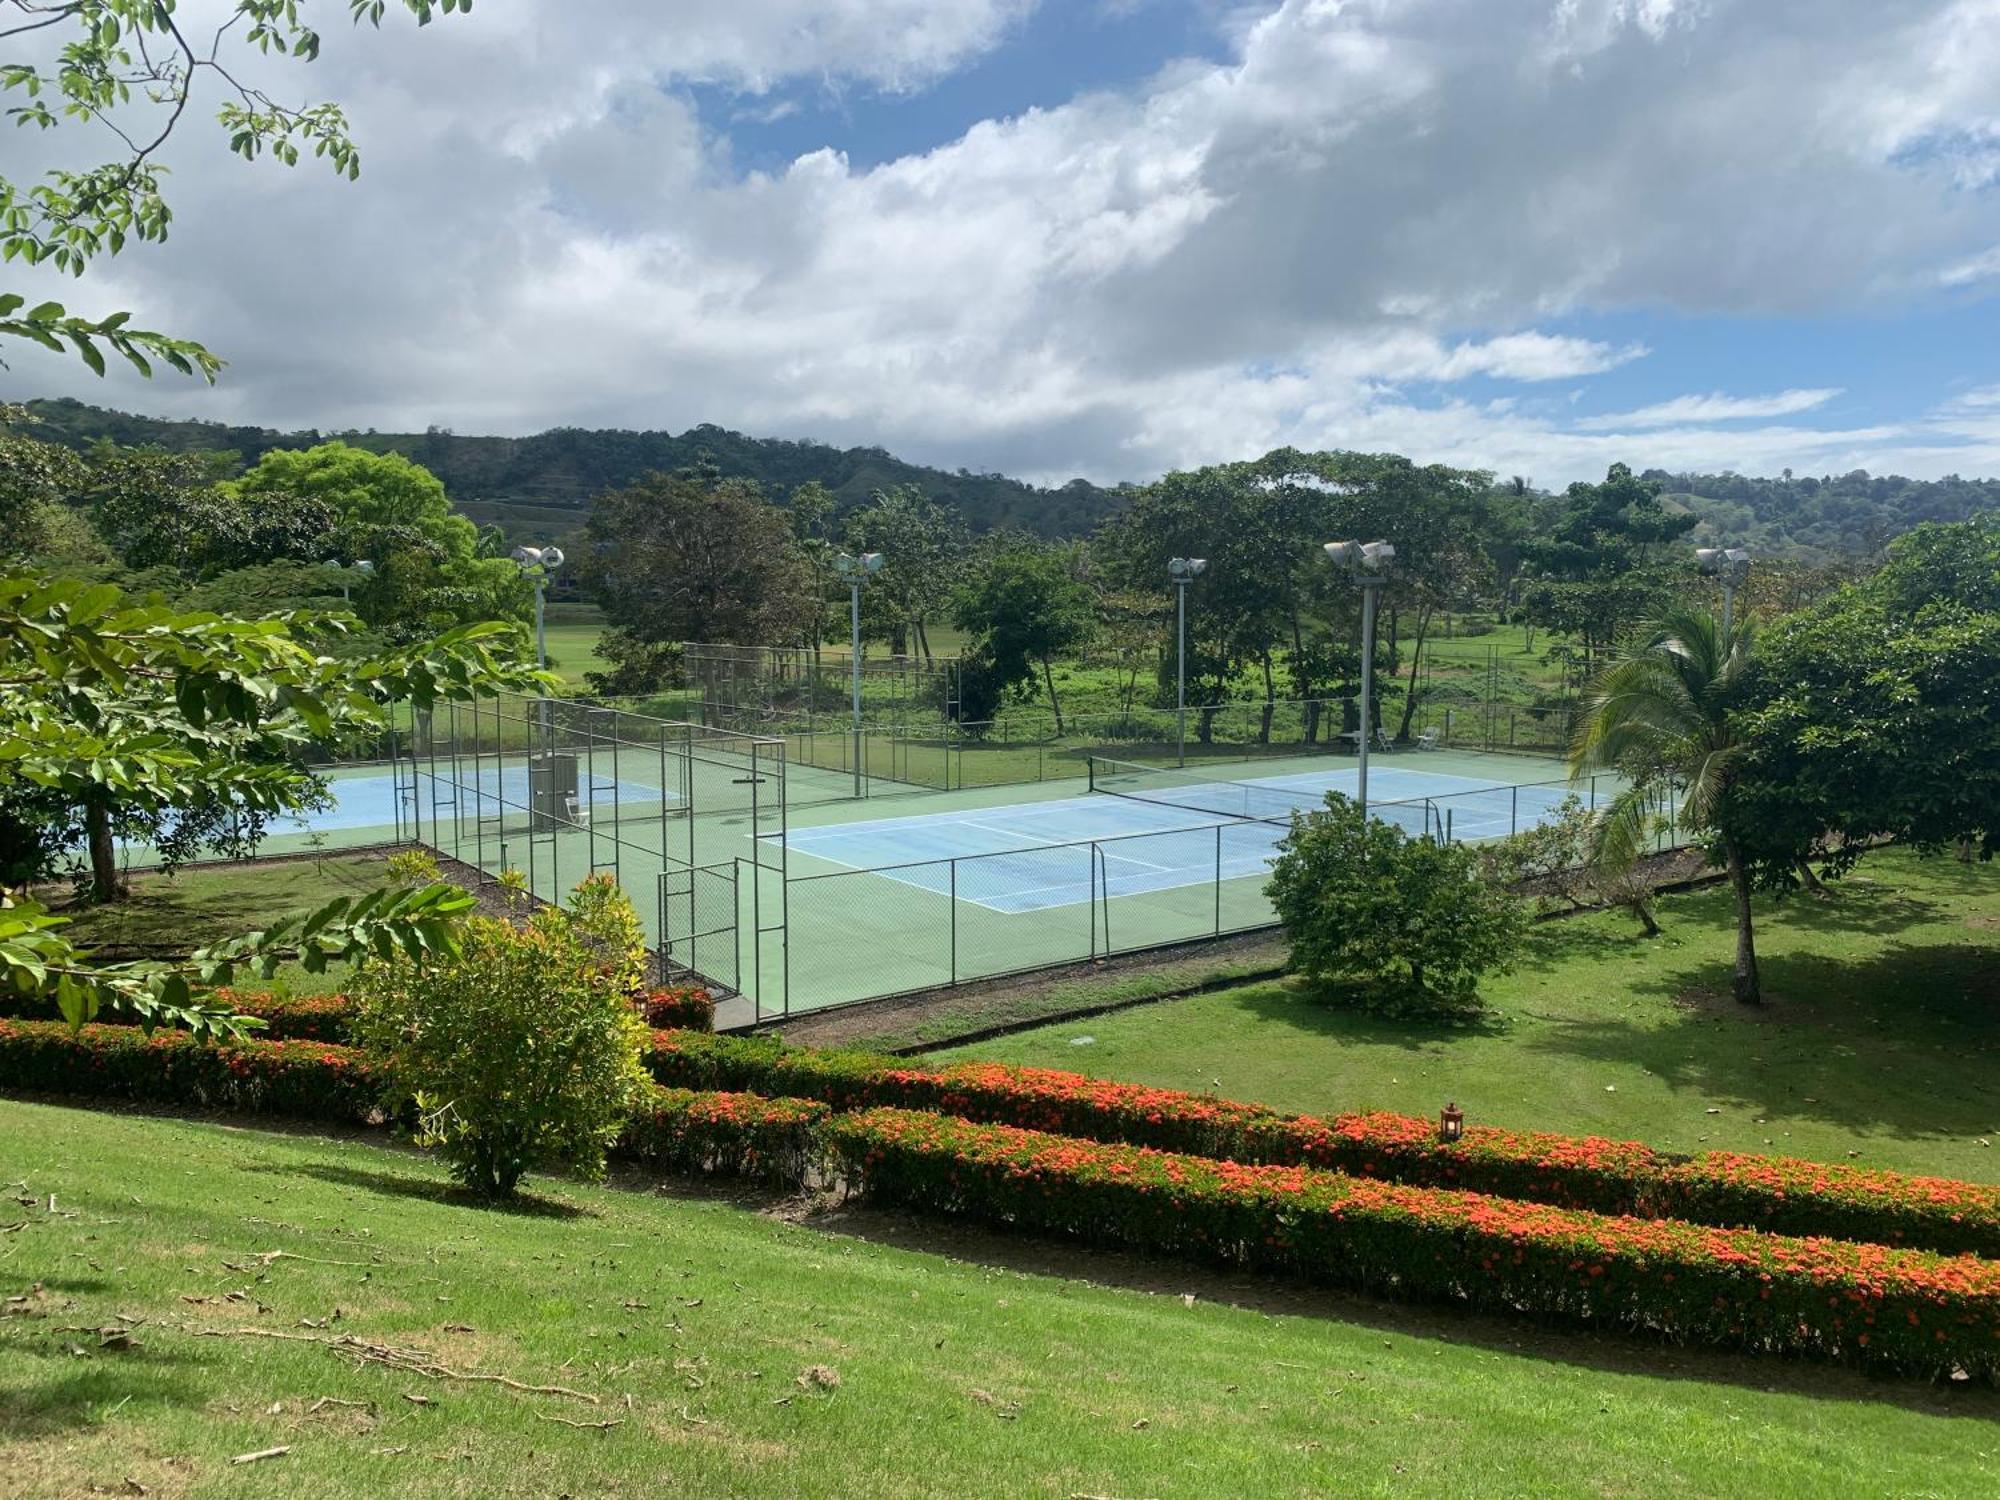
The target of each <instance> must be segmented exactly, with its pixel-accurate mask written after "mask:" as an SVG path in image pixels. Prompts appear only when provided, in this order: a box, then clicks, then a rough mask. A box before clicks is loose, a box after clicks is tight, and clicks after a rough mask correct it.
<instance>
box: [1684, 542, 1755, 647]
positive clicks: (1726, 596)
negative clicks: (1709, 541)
mask: <svg viewBox="0 0 2000 1500" xmlns="http://www.w3.org/2000/svg"><path fill="white" fill-rule="evenodd" d="M1694 560H1695V565H1696V566H1697V567H1699V568H1700V569H1701V570H1702V572H1704V573H1710V574H1713V575H1714V576H1716V577H1717V578H1720V579H1721V580H1722V634H1723V636H1724V638H1725V639H1726V638H1727V637H1728V635H1729V632H1730V630H1731V629H1732V628H1733V627H1734V626H1735V624H1736V591H1737V590H1738V589H1740V588H1742V587H1743V585H1744V584H1745V583H1747V582H1748V581H1749V579H1750V553H1749V551H1748V550H1747V549H1745V548H1742V547H1697V548H1695V549H1694Z"/></svg>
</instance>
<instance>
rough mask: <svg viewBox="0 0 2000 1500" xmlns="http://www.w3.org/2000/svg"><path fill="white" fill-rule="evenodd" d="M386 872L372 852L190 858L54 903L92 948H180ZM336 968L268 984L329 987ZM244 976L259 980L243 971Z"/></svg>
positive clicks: (297, 989) (301, 990)
mask: <svg viewBox="0 0 2000 1500" xmlns="http://www.w3.org/2000/svg"><path fill="white" fill-rule="evenodd" d="M385 879H386V872H385V871H384V869H383V856H382V855H380V854H329V855H327V856H326V857H325V858H324V859H322V860H317V861H315V860H310V859H298V860H283V861H274V862H272V863H269V864H221V865H190V866H186V867H184V868H182V869H180V870H178V871H176V872H175V873H174V874H172V875H157V874H148V875H137V876H134V877H133V879H132V894H131V896H130V897H129V898H128V899H127V900H125V901H120V902H116V903H113V904H111V905H107V906H79V905H64V904H62V903H61V902H58V903H57V909H58V910H59V911H60V913H61V915H63V916H66V917H68V918H69V919H70V926H69V928H68V933H69V935H70V936H71V937H73V938H74V939H76V940H77V941H78V942H81V943H85V944H88V945H89V946H91V947H94V948H108V949H113V950H144V952H143V953H135V954H134V956H144V957H153V956H164V955H165V953H166V952H167V951H169V950H170V951H172V952H174V953H186V952H190V951H192V950H193V949H195V948H199V947H201V946H203V945H204V944H207V943H213V942H216V941H218V940H219V939H222V938H226V937H233V936H235V935H237V934H239V933H244V932H249V931H251V930H253V929H255V928H259V927H265V926H268V925H269V924H271V923H272V922H275V921H277V920H279V919H280V918H282V917H290V916H302V915H304V914H305V913H307V912H310V911H312V910H314V909H315V908H317V907H320V906H324V905H325V904H326V903H327V902H329V901H331V900H333V899H334V898H335V897H338V896H358V895H360V894H362V893H363V892H365V891H370V890H373V889H375V888H376V887H377V886H380V885H381V884H382V883H383V882H384V880H385ZM341 976H342V971H341V970H339V969H337V968H336V969H334V970H331V971H329V972H327V973H325V974H308V973H306V971H305V970H304V969H301V968H299V967H298V966H297V965H296V964H287V965H285V966H284V967H283V968H281V969H280V970H279V971H278V976H277V978H276V979H275V980H274V981H273V982H272V983H273V984H275V985H277V986H279V987H282V988H286V989H290V990H291V991H292V992H293V993H295V994H301V995H314V994H321V993H324V992H326V991H328V990H332V989H337V988H338V987H339V985H340V982H341ZM247 982H248V983H250V984H252V985H257V986H262V985H263V984H264V981H263V980H261V979H259V978H257V977H255V976H251V977H250V978H249V979H248V980H247Z"/></svg>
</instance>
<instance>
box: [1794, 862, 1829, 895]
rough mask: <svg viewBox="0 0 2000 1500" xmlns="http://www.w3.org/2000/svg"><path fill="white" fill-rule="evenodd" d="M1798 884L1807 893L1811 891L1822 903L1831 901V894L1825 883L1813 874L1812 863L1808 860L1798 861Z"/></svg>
mask: <svg viewBox="0 0 2000 1500" xmlns="http://www.w3.org/2000/svg"><path fill="white" fill-rule="evenodd" d="M1799 884H1800V885H1802V886H1804V887H1805V888H1806V889H1807V890H1808V891H1811V892H1812V893H1813V894H1814V895H1815V896H1817V897H1819V899H1820V900H1822V901H1830V900H1832V899H1833V892H1832V891H1829V890H1828V889H1827V888H1826V882H1825V881H1824V880H1821V879H1820V878H1819V876H1818V875H1817V874H1816V873H1815V872H1814V870H1813V867H1812V861H1811V860H1809V859H1802V860H1800V861H1799Z"/></svg>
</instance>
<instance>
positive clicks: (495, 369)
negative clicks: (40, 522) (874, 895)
mask: <svg viewBox="0 0 2000 1500" xmlns="http://www.w3.org/2000/svg"><path fill="white" fill-rule="evenodd" d="M224 3H225V0H183V4H182V11H183V12H185V13H186V14H187V16H188V17H189V19H190V20H198V19H200V18H201V17H203V16H204V15H205V14H207V13H209V12H215V13H217V14H218V15H219V14H220V13H221V8H222V7H223V5H224ZM309 9H313V10H318V11H321V12H324V14H323V15H321V17H320V22H321V24H322V25H323V26H324V27H325V28H326V30H325V46H324V51H323V54H322V57H321V59H320V61H319V62H317V63H315V64H313V65H310V66H304V65H299V64H292V63H284V62H280V61H278V60H273V59H259V58H257V57H255V56H254V55H251V56H246V57H244V58H242V59H240V62H241V67H242V76H243V77H244V78H245V79H246V80H248V81H254V82H258V83H262V84H264V85H266V86H268V87H269V88H271V90H272V91H273V92H274V93H275V94H277V95H278V96H280V97H283V98H286V99H289V100H298V101H303V100H306V99H310V98H328V99H336V100H338V101H340V102H341V104H342V105H343V106H344V107H345V108H346V110H347V112H348V114H349V117H350V119H351V122H352V128H353V133H354V136H355V138H356V140H357V142H358V144H359V145H360V147H361V151H362V174H361V176H360V178H359V180H358V181H355V182H351V183H349V182H345V181H340V180H336V179H335V178H334V177H333V176H332V174H331V173H328V172H326V171H324V170H322V169H315V167H314V166H313V165H312V164H310V163H307V164H303V165H301V166H300V167H298V168H296V169H291V170H287V169H285V168H284V167H282V166H279V165H277V164H276V163H273V162H269V161H263V162H257V163H245V162H243V161H241V160H239V159H237V158H235V157H233V156H231V155H230V154H229V152H228V151H227V146H226V140H225V139H224V137H223V136H222V134H221V132H220V131H219V130H218V129H217V127H216V126H215V125H214V124H213V123H212V122H211V121H210V120H208V119H205V118H195V117H194V116H195V112H192V111H191V112H190V118H189V119H188V120H187V121H186V122H185V123H184V124H183V126H182V128H181V129H180V130H179V131H178V132H177V134H176V135H175V136H174V138H173V140H172V141H171V142H170V145H169V147H168V150H167V154H166V160H167V162H168V164H169V165H170V167H171V168H172V174H171V177H170V179H169V197H170V201H171V202H172V204H173V207H174V210H175V215H176V218H175V225H174V231H173V234H172V236H171V238H170V239H169V240H168V241H167V242H166V243H165V244H164V245H159V246H154V245H140V246H136V247H133V248H128V249H127V250H126V251H125V253H124V254H122V255H120V256H118V257H116V258H115V259H112V260H105V261H100V262H99V263H98V264H97V265H95V266H93V268H92V269H91V271H90V272H89V274H88V275H87V276H86V277H85V278H84V279H83V280H81V281H74V282H73V281H69V280H67V279H66V278H55V277H54V276H53V275H51V274H48V273H42V272H35V271H29V272H25V273H24V272H22V271H21V269H20V268H19V267H18V266H11V267H9V268H8V269H7V271H6V273H4V277H0V280H4V282H5V284H6V285H7V286H11V287H13V288H15V289H17V290H21V291H24V292H26V293H29V294H30V295H31V296H34V297H36V298H37V299H39V298H40V297H42V296H56V297H59V298H61V299H62V300H64V301H65V302H66V303H68V304H69V305H70V306H71V308H72V310H77V311H87V312H91V313H104V312H109V311H112V310H114V309H127V310H129V311H131V312H132V314H133V322H134V323H135V324H137V325H140V326H149V327H161V328H165V329H167V330H169V331H172V332H175V333H180V334H185V335H188V336H192V337H197V338H200V339H201V340H202V341H203V342H205V343H207V344H208V345H209V346H210V347H212V348H213V349H215V350H216V351H217V352H218V353H220V354H221V355H222V356H223V357H225V358H226V359H227V360H228V361H229V362H230V363H229V365H228V367H227V368H226V369H225V370H224V372H223V374H222V376H221V378H220V380H219V381H218V383H217V384H216V385H215V386H214V387H213V388H210V387H207V386H205V385H202V384H200V383H199V382H190V381H186V380H183V379H181V378H179V377H176V376H173V375H171V374H165V375H161V376H157V377H156V378H154V379H153V380H151V381H145V380H141V379H140V378H138V377H137V376H136V374H132V373H130V372H124V371H118V372H114V373H113V375H112V376H111V377H110V378H108V379H103V380H99V379H97V378H95V377H93V376H91V375H90V374H89V373H88V372H87V371H85V370H84V369H83V367H82V366H81V365H79V364H76V363H74V362H65V361H64V360H61V359H59V358H57V357H56V356H53V355H50V354H46V353H42V352H39V351H33V350H30V351H28V352H10V353H9V354H8V359H9V362H10V367H9V368H8V369H6V370H4V371H0V396H5V397H9V398H20V397H26V396H32V395H58V394H61V395H74V396H77V397H80V398H82V399H84V400H89V401H96V402H100V403H102V404H106V405H113V406H118V407H123V408H126V409H129V410H138V411H144V412H150V413H157V414H163V415H176V416H199V417H207V418H212V419H216V420H221V421H229V422H248V423H259V424H266V425H271V426H277V427H285V428H292V427H318V428H321V429H324V430H333V429H340V428H346V427H364V428H365V427H378V428H382V429H385V430H410V429H421V428H423V427H425V426H428V425H431V424H436V425H440V426H444V427H448V428H451V429H453V430H455V431H458V432H461V433H503V434H520V433H529V432H536V431H540V430H543V429H545V428H549V427H553V426H560V425H578V426H589V427H597V426H614V427H627V428H668V429H672V430H675V431H679V430H683V429H685V428H687V427H690V426H693V425H695V424H697V423H702V422H712V423H715V424H718V425H720V426H724V427H731V428H735V429H738V430H741V431H745V432H749V433H752V434H755V435H758V436H766V437H785V438H810V439H816V440H820V441H824V442H829V443H834V444H838V445H842V446H846V445H852V444H879V445H881V446H883V447H886V448H888V449H890V450H891V451H893V452H895V453H898V454H900V455H902V456H904V457H906V458H910V459H914V460H917V461H920V462H925V463H931V464H937V465H940V466H943V467H947V468H954V469H956V468H961V467H963V468H968V469H972V470H975V471H980V472H985V471H997V472H1002V473H1008V474H1013V475H1017V476H1019V477H1022V478H1027V479H1031V480H1036V481H1039V482H1044V483H1061V482H1062V481H1064V480H1067V479H1069V478H1071V477H1075V476H1081V477H1085V478H1089V479H1092V480H1095V481H1099V482H1116V481H1120V480H1133V481H1144V480H1147V479H1150V478H1153V477H1155V476H1157V475H1159V474H1161V473H1163V472H1165V471H1167V470H1169V469H1174V468H1186V467H1193V466H1197V465H1200V464H1203V463H1211V462H1218V461H1224V460H1229V459H1237V458H1247V457H1254V456H1256V455H1259V454H1261V453H1263V452H1266V451H1268V450H1270V449H1272V448H1276V447H1281V446H1287V445H1290V446H1295V447H1301V448H1312V449H1321V448H1351V449H1364V450H1370V451H1384V450H1388V451H1396V452H1401V453H1406V454H1409V455H1410V456H1412V457H1413V458H1416V459H1418V460H1419V461H1423V462H1439V463H1452V464H1460V465H1467V466H1472V467H1479V468H1486V469H1491V470H1493V471H1495V472H1496V473H1498V474H1501V475H1503V476H1510V475H1521V476H1524V477H1526V478H1528V479H1530V480H1531V481H1532V482H1534V483H1537V484H1541V485H1549V486H1556V485H1561V484H1564V483H1567V482H1569V481H1571V480H1575V479H1582V478H1592V477H1601V475H1602V473H1603V471H1604V469H1605V467H1606V466H1607V465H1608V464H1610V463H1612V462H1616V461H1624V462H1628V463H1631V464H1632V465H1633V466H1634V467H1636V468H1647V467H1661V468H1666V469H1672V470H1680V469H1689V468H1693V469H1707V470H1716V469H1735V470H1738V471H1740V472H1744V473H1752V474H1775V473H1777V472H1779V471H1781V470H1784V469H1791V470H1794V471H1796V472H1799V473H1813V474H1819V473H1842V472H1846V471H1848V470H1851V469H1855V468H1867V469H1869V470H1871V471H1873V472H1876V473H1884V472H1893V473H1905V474H1911V475H1915V476H1919V477H1936V476H1940V475H1944V474H1948V473H1960V474H1966V475H1996V474H2000V0H1887V3H1885V0H1283V3H1275V0H1264V3H1249V0H1245V3H1230V0H949V3H939V0H676V3H674V4H672V5H661V4H659V3H658V0H587V3H577V0H569V3H558V0H480V4H479V5H478V6H477V7H476V8H475V10H474V11H473V13H472V14H471V15H470V16H465V17H460V16H452V17H448V18H443V19H440V20H439V21H437V22H436V23H435V24H432V25H430V26H428V27H425V28H422V29H421V30H419V29H418V28H416V27H414V26H413V25H411V24H409V23H408V21H407V19H406V18H404V17H400V16H393V15H392V16H391V17H389V18H387V19H386V20H385V23H384V25H383V27H382V29H381V30H380V31H379V32H377V31H374V30H370V29H366V28H364V29H361V30H359V31H351V30H350V29H349V28H348V27H347V26H346V24H345V23H344V20H343V19H342V18H343V17H344V15H345V12H346V6H345V5H344V4H340V5H336V4H330V3H324V0H315V3H314V5H313V6H311V7H309ZM11 45H12V44H10V46H11ZM10 55H11V54H10ZM215 102H218V101H216V100H215V99H214V98H213V96H211V97H210V98H209V99H207V100H205V101H204V108H207V109H211V110H212V107H213V104H214V103H215ZM83 129H84V128H83V127H67V128H66V129H65V130H64V131H61V132H56V133H53V136H60V137H62V143H61V146H60V149H63V150H65V151H75V150H80V149H82V147H83V145H84V144H85V138H84V137H83ZM20 139H21V138H20V137H15V140H16V141H18V140H20ZM37 149H41V150H52V149H58V148H57V147H56V146H54V145H48V146H44V145H43V144H42V143H34V142H31V143H29V144H28V145H27V146H21V145H12V144H10V151H9V155H8V157H7V159H6V164H5V167H4V170H5V171H7V172H8V173H9V174H22V173H29V172H32V171H33V170H36V169H39V167H41V166H43V165H46V160H30V159H29V158H30V156H31V154H32V152H33V151H34V150H37Z"/></svg>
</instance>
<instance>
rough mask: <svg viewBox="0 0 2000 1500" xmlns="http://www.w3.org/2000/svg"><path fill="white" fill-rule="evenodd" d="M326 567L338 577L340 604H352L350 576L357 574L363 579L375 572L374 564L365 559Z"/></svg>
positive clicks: (352, 593) (352, 594)
mask: <svg viewBox="0 0 2000 1500" xmlns="http://www.w3.org/2000/svg"><path fill="white" fill-rule="evenodd" d="M327 566H328V567H329V568H331V569H333V571H334V572H336V573H338V574H339V575H340V602H341V603H342V604H352V603H353V602H354V591H353V579H352V575H354V574H356V573H359V574H360V575H361V576H362V577H363V578H366V577H367V576H368V575H369V574H370V573H373V572H374V571H375V564H373V563H372V562H369V561H368V560H367V559H366V558H357V559H355V561H353V562H351V563H338V562H330V563H328V564H327Z"/></svg>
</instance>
